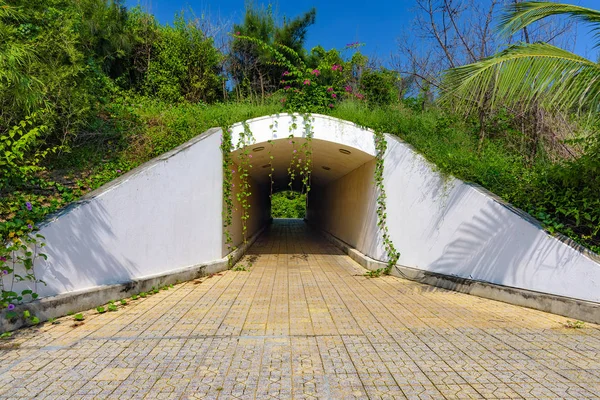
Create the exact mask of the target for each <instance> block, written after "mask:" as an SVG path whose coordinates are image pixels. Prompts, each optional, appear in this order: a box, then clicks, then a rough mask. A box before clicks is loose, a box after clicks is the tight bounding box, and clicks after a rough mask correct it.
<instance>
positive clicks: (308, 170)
mask: <svg viewBox="0 0 600 400" xmlns="http://www.w3.org/2000/svg"><path fill="white" fill-rule="evenodd" d="M302 118H303V123H304V136H305V139H306V140H305V141H304V143H302V146H301V150H302V152H303V154H304V155H303V157H304V158H303V159H300V160H299V163H298V167H299V168H300V174H301V176H302V193H303V194H306V209H308V193H309V192H310V183H311V176H312V138H313V134H314V131H313V126H312V124H311V122H312V121H311V115H310V114H309V113H306V114H303V115H302ZM302 162H303V163H304V166H301V164H302Z"/></svg>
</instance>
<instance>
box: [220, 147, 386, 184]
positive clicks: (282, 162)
mask: <svg viewBox="0 0 600 400" xmlns="http://www.w3.org/2000/svg"><path fill="white" fill-rule="evenodd" d="M289 141H290V139H287V138H286V139H277V140H273V141H272V144H270V143H268V142H261V143H256V144H252V145H250V146H248V147H250V149H251V151H250V154H252V160H251V163H252V168H251V170H250V176H251V177H252V178H253V179H254V180H255V181H257V182H258V183H261V184H268V183H269V182H270V180H269V171H270V168H269V160H270V155H272V156H273V166H274V168H275V171H274V173H273V175H274V177H273V181H274V186H275V187H276V189H279V190H280V189H283V188H285V187H287V184H288V182H289V178H288V167H289V166H290V161H291V157H292V152H293V150H294V149H296V150H297V153H296V154H297V155H298V157H299V158H303V156H304V152H303V150H302V144H303V143H305V142H306V139H301V138H294V142H295V144H290V142H289ZM311 142H312V177H311V180H312V184H313V185H317V186H323V185H327V184H328V183H330V182H332V181H335V180H337V179H339V178H341V177H342V176H344V175H346V174H348V173H349V172H351V171H353V170H355V169H356V168H358V167H360V166H361V165H363V164H364V163H366V162H368V161H370V160H372V159H373V158H374V157H373V156H372V155H370V154H367V153H365V152H363V151H361V150H358V149H356V148H354V147H349V146H344V145H341V144H339V143H335V142H330V141H326V140H320V139H312V141H311ZM269 150H270V153H269ZM340 150H342V151H340ZM347 152H349V154H348V153H347ZM232 153H233V161H234V162H235V163H236V164H237V163H238V160H239V156H240V155H241V153H242V150H236V151H234V152H232Z"/></svg>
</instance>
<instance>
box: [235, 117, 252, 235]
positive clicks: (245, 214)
mask: <svg viewBox="0 0 600 400" xmlns="http://www.w3.org/2000/svg"><path fill="white" fill-rule="evenodd" d="M243 126H244V130H243V131H242V132H241V133H240V136H239V139H238V143H237V148H238V149H239V150H241V152H240V153H239V155H238V176H239V180H240V187H239V190H238V193H237V194H236V196H237V201H238V203H239V204H240V206H241V208H242V216H241V220H242V238H243V243H244V245H246V244H248V220H249V219H250V202H249V201H248V199H249V197H250V196H251V195H252V191H251V190H252V188H251V185H250V179H249V178H250V169H251V168H252V154H251V153H250V152H251V149H250V147H249V145H250V144H251V143H252V142H253V141H254V136H253V135H252V131H251V130H250V126H249V125H248V123H247V122H246V121H244V122H243Z"/></svg>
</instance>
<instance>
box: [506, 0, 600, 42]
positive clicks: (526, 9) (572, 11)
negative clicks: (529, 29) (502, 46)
mask: <svg viewBox="0 0 600 400" xmlns="http://www.w3.org/2000/svg"><path fill="white" fill-rule="evenodd" d="M552 15H567V16H569V17H572V18H574V19H576V20H579V21H582V22H585V23H589V24H592V31H593V32H594V36H595V38H596V39H599V38H600V11H597V10H593V9H591V8H585V7H579V6H575V5H572V4H560V3H552V2H548V1H527V2H524V3H515V4H511V5H508V6H507V7H506V8H505V12H504V13H503V14H502V15H501V16H500V23H499V25H498V28H499V30H500V33H501V34H503V35H506V36H510V35H512V34H514V33H516V32H518V31H519V30H521V29H523V28H525V27H526V26H528V25H530V24H532V23H534V22H536V21H539V20H540V19H543V18H546V17H549V16H552ZM599 44H600V43H599Z"/></svg>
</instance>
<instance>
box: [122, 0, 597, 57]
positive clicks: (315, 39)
mask: <svg viewBox="0 0 600 400" xmlns="http://www.w3.org/2000/svg"><path fill="white" fill-rule="evenodd" d="M564 2H570V3H572V4H578V5H581V6H584V7H590V8H600V7H599V6H600V1H598V0H564ZM255 3H257V4H262V3H265V4H268V1H264V2H263V1H260V0H255ZM271 3H272V4H275V8H276V10H277V14H278V15H280V16H282V15H286V16H296V15H298V14H301V13H303V12H305V11H307V10H309V9H310V8H312V7H316V8H317V21H316V24H315V25H313V26H312V27H310V29H309V31H308V38H307V47H308V48H309V49H310V48H311V47H313V46H315V45H317V44H320V45H322V46H323V47H325V48H326V49H330V48H338V49H341V48H343V47H344V46H345V45H346V44H347V43H351V42H356V41H359V42H361V43H364V44H365V47H364V48H363V49H362V51H363V53H365V54H367V55H374V54H376V55H377V56H378V57H379V58H380V59H381V60H383V61H385V60H387V59H388V58H389V55H390V53H391V52H393V51H395V50H396V43H397V40H398V36H399V35H400V33H401V31H402V30H403V28H405V27H406V26H408V24H410V23H411V21H412V20H413V19H414V15H413V13H412V12H411V10H412V9H413V8H414V0H386V1H371V2H365V1H364V0H343V1H342V0H320V1H316V0H294V1H289V0H284V1H279V2H277V1H273V2H271ZM137 4H140V5H142V7H144V8H145V9H147V10H149V11H150V12H152V13H153V14H154V15H156V17H157V18H158V20H159V21H160V22H161V23H170V22H171V21H172V20H173V16H174V15H175V13H176V12H178V11H181V10H189V9H193V10H194V12H195V14H196V15H202V14H203V13H204V14H206V15H209V16H210V17H211V18H213V19H215V18H219V19H221V20H224V21H231V22H239V21H241V19H242V18H243V13H244V4H245V1H244V0H221V1H219V0H126V5H127V6H128V7H131V6H135V5H137ZM591 43H592V40H591V35H590V33H589V31H588V29H587V27H586V26H585V25H580V26H579V27H578V29H577V42H576V47H575V52H576V53H578V54H580V55H582V56H586V57H591V58H592V59H594V60H595V58H596V55H595V54H596V52H595V50H594V49H593V48H592V47H593V46H592V44H591Z"/></svg>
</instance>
